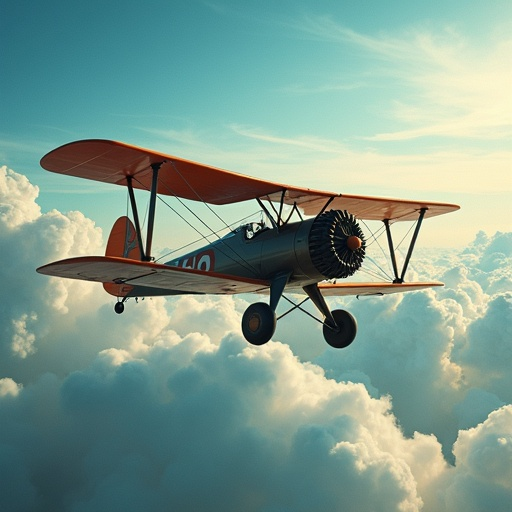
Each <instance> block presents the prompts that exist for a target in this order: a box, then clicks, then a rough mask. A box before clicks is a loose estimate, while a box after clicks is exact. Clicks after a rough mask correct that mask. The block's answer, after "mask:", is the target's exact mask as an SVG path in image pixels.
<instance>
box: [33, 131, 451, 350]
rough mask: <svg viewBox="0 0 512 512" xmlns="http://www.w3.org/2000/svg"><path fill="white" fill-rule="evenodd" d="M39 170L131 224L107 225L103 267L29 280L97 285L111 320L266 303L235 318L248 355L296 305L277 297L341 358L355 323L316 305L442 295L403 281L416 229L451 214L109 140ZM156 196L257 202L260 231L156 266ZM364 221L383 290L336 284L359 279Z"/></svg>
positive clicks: (49, 270) (74, 265)
mask: <svg viewBox="0 0 512 512" xmlns="http://www.w3.org/2000/svg"><path fill="white" fill-rule="evenodd" d="M41 166H42V167H43V168H44V169H47V170H48V171H52V172H56V173H59V174H66V175H69V176H77V177H80V178H86V179H90V180H96V181H100V182H103V183H111V184H116V185H122V186H125V187H127V191H128V197H129V202H130V205H131V212H132V219H130V218H129V217H128V216H126V215H125V216H122V217H120V218H119V219H118V220H117V221H116V222H115V224H114V226H113V228H112V231H111V233H110V236H109V239H108V242H107V246H106V253H105V255H104V256H85V257H75V258H70V259H65V260H61V261H57V262H54V263H49V264H47V265H44V266H42V267H39V268H38V269H37V271H38V272H39V273H41V274H46V275H50V276H58V277H64V278H71V279H82V280H86V281H96V282H100V283H103V287H104V289H105V290H106V291H107V292H108V293H109V294H111V295H113V296H115V297H117V302H116V304H115V308H114V309H115V311H116V313H122V312H123V311H124V309H125V302H126V301H127V300H128V299H129V298H143V297H151V296H163V295H179V294H237V293H256V294H262V295H267V296H268V299H266V300H264V301H262V302H255V303H253V304H251V305H250V306H249V307H248V308H247V309H246V311H245V313H244V314H243V317H242V332H243V335H244V337H245V338H246V339H247V341H248V342H249V343H252V344H254V345H262V344H264V343H266V342H267V341H269V340H270V339H271V338H272V335H273V334H274V331H275V328H276V322H277V316H276V308H277V306H278V303H279V301H280V300H281V298H282V297H283V296H284V292H285V291H286V292H287V294H288V293H293V294H295V293H300V294H303V295H305V298H304V300H303V301H302V302H300V303H298V304H297V303H295V302H293V301H291V300H290V299H288V298H287V297H286V296H285V298H287V300H289V301H290V302H291V304H292V308H291V309H290V311H291V310H293V309H300V310H303V311H305V310H304V309H303V308H302V304H303V303H304V302H305V301H306V300H311V301H312V303H313V304H314V305H315V306H316V308H317V309H318V311H319V312H320V314H321V319H319V321H321V323H322V324H323V334H324V338H325V340H326V342H327V343H328V344H329V345H331V346H333V347H335V348H343V347H346V346H348V345H349V344H350V343H351V342H352V341H353V340H354V338H355V336H356V332H357V322H356V320H355V318H354V317H353V316H352V315H351V314H350V313H349V312H348V311H345V310H342V309H336V310H331V309H330V308H329V306H328V305H327V302H326V300H325V297H329V296H345V295H357V296H361V295H384V294H389V293H397V292H407V291H413V290H421V289H424V288H428V287H434V286H442V283H438V282H405V275H406V271H407V267H408V265H409V261H410V259H411V256H412V253H413V250H414V247H415V243H416V240H417V237H418V233H419V230H420V227H421V225H422V221H423V220H424V219H427V218H430V217H434V216H437V215H441V214H445V213H449V212H452V211H455V210H457V209H458V208H459V206H457V205H454V204H446V203H438V202H423V201H412V200H404V199H388V198H382V197H367V196H360V195H350V194H339V193H333V192H325V191H319V190H311V189H309V188H302V187H294V186H289V185H284V184H281V183H277V182H273V181H266V180H262V179H258V178H254V177H250V176H246V175H243V174H238V173H234V172H230V171H227V170H222V169H218V168H215V167H211V166H208V165H203V164H199V163H196V162H192V161H188V160H185V159H182V158H178V157H175V156H171V155H166V154H163V153H159V152H155V151H150V150H147V149H142V148H139V147H135V146H131V145H127V144H123V143H120V142H115V141H109V140H83V141H77V142H72V143H69V144H66V145H64V146H61V147H59V148H57V149H55V150H53V151H51V152H50V153H48V154H47V155H45V156H44V157H43V158H42V160H41ZM136 189H140V190H146V191H148V192H149V201H148V215H147V226H141V222H140V218H139V213H138V207H137V199H136V196H135V190H136ZM162 195H167V196H175V197H176V198H180V200H190V201H201V202H203V203H206V204H208V205H226V204H232V203H239V202H243V201H249V200H255V201H256V202H257V203H258V206H259V208H260V209H261V211H262V217H261V219H263V220H262V221H261V222H249V223H246V224H243V225H239V226H237V227H236V228H235V229H232V230H230V231H229V232H228V233H227V234H226V235H224V236H219V237H218V238H217V239H215V240H214V241H213V242H211V243H208V244H207V245H206V246H204V247H201V248H200V249H198V250H194V251H192V252H187V253H185V254H182V255H181V256H178V257H175V258H173V259H172V260H170V261H168V262H165V263H157V262H156V261H155V259H154V257H153V256H152V243H153V231H154V225H155V212H156V204H157V198H159V197H160V196H162ZM366 220H369V221H372V220H373V221H380V222H382V223H383V226H384V228H383V231H385V233H386V238H387V246H388V248H389V255H390V260H391V265H392V273H393V276H392V279H390V280H389V281H388V282H351V281H346V278H348V277H350V276H353V275H354V274H356V272H358V270H360V268H361V265H362V263H363V260H364V258H365V254H366V246H367V239H366V238H365V234H364V233H363V230H362V228H361V226H360V222H361V221H366ZM403 221H415V228H414V232H413V233H412V236H411V240H410V243H409V247H408V251H407V254H406V256H405V259H404V260H403V263H401V265H400V267H401V268H399V265H398V263H397V258H396V254H395V247H394V242H393V235H392V231H391V225H392V224H393V223H395V222H403ZM143 227H144V231H145V233H143ZM144 235H145V236H144ZM288 312H289V311H288ZM288 312H287V313H288ZM285 314H286V313H285ZM281 316H284V315H281Z"/></svg>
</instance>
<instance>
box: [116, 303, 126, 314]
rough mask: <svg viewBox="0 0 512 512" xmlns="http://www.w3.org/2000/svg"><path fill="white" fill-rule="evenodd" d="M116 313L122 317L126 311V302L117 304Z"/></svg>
mask: <svg viewBox="0 0 512 512" xmlns="http://www.w3.org/2000/svg"><path fill="white" fill-rule="evenodd" d="M114 311H115V312H116V313H117V314H118V315H120V314H121V313H122V312H123V311H124V302H116V305H115V306H114Z"/></svg>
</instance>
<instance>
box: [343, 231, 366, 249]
mask: <svg viewBox="0 0 512 512" xmlns="http://www.w3.org/2000/svg"><path fill="white" fill-rule="evenodd" d="M361 245H363V242H362V241H361V239H360V238H359V237H358V236H355V235H352V236H349V237H348V238H347V247H348V248H349V249H350V250H351V251H357V249H359V248H360V247H361Z"/></svg>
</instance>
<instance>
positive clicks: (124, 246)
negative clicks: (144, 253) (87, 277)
mask: <svg viewBox="0 0 512 512" xmlns="http://www.w3.org/2000/svg"><path fill="white" fill-rule="evenodd" d="M105 256H116V257H119V258H128V259H131V260H137V261H140V260H141V259H142V258H141V251H140V247H139V242H138V240H137V232H136V231H135V226H134V225H133V223H132V221H131V220H130V219H129V218H128V217H126V216H123V217H119V219H117V220H116V222H115V224H114V225H113V226H112V230H111V231H110V236H109V237H108V242H107V249H106V251H105ZM103 288H104V289H105V291H106V292H108V293H110V295H114V297H126V296H127V295H128V294H129V293H130V292H131V291H132V290H133V286H130V285H127V284H115V283H103Z"/></svg>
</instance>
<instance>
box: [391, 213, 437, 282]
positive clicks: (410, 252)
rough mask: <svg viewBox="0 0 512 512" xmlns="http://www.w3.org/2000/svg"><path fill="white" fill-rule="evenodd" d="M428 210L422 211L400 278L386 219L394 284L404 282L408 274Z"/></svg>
mask: <svg viewBox="0 0 512 512" xmlns="http://www.w3.org/2000/svg"><path fill="white" fill-rule="evenodd" d="M427 210H428V208H422V209H421V210H420V214H419V217H418V221H417V223H416V229H415V230H414V234H413V235H412V239H411V243H410V244H409V250H408V251H407V256H406V257H405V261H404V265H403V268H402V273H401V274H400V276H399V275H398V265H397V262H396V254H395V248H394V246H393V237H392V235H391V226H390V224H389V219H384V225H385V226H386V234H387V237H388V245H389V254H390V256H391V263H392V265H393V273H394V274H395V278H394V279H393V283H395V284H399V283H403V282H404V278H405V273H406V272H407V267H408V266H409V261H410V260H411V256H412V253H413V251H414V246H415V245H416V240H417V239H418V234H419V232H420V228H421V223H422V222H423V217H425V213H426V211H427Z"/></svg>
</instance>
